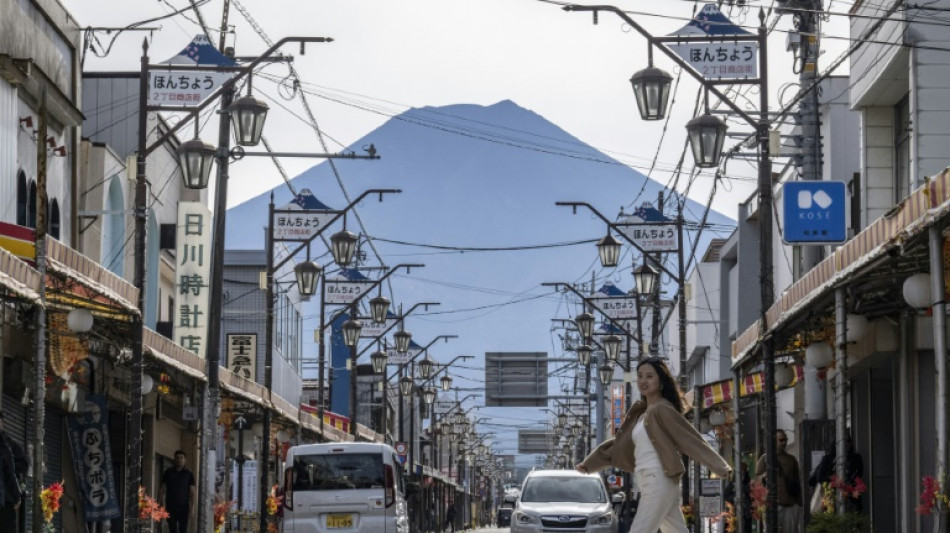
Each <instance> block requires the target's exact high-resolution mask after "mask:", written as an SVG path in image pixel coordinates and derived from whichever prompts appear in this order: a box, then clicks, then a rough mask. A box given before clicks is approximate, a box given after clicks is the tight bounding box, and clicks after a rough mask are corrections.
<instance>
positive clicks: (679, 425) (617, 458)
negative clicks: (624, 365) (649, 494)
mask: <svg viewBox="0 0 950 533" xmlns="http://www.w3.org/2000/svg"><path fill="white" fill-rule="evenodd" d="M640 416H644V417H645V420H644V421H643V426H644V428H645V429H646V431H647V435H648V436H649V437H650V441H651V442H653V447H654V448H656V453H657V455H658V456H659V458H660V464H662V465H663V473H664V474H666V476H667V477H679V476H681V475H682V474H683V472H684V468H683V461H682V460H681V458H680V456H681V455H682V454H686V455H688V456H690V457H692V458H693V459H695V460H697V461H699V462H700V463H702V464H704V465H706V466H707V467H708V468H709V469H710V470H712V471H713V472H715V473H716V475H718V476H720V477H722V478H725V477H726V476H728V474H729V472H731V471H732V468H730V467H729V465H728V464H727V463H726V461H725V460H723V458H722V457H720V456H719V454H718V453H716V451H715V450H713V449H712V448H711V447H710V446H709V444H707V443H706V441H705V440H703V438H702V437H701V436H700V435H699V432H697V431H696V429H694V428H693V426H691V425H690V424H689V422H688V421H687V420H686V418H685V417H684V416H683V415H682V414H680V413H678V412H677V411H676V408H675V407H673V404H672V403H670V402H669V401H667V400H665V399H662V400H660V401H658V402H655V403H653V404H652V405H649V406H648V405H647V403H646V401H644V400H640V401H638V402H637V403H635V404H633V405H632V406H631V407H630V410H629V411H627V415H626V417H624V420H623V423H622V424H621V425H620V429H619V430H618V431H617V435H616V437H614V438H612V439H608V440H605V441H604V442H602V443H601V444H600V446H598V447H597V449H595V450H594V451H593V452H591V454H590V455H588V456H587V458H586V459H584V461H583V462H582V463H581V466H583V467H585V468H586V469H587V471H589V472H597V471H599V470H603V469H604V468H607V467H609V466H613V467H616V468H619V469H621V470H625V471H627V472H634V471H636V469H637V464H636V460H635V459H634V453H633V449H634V444H633V434H632V433H633V426H634V425H635V424H636V423H637V420H638V419H639V418H640Z"/></svg>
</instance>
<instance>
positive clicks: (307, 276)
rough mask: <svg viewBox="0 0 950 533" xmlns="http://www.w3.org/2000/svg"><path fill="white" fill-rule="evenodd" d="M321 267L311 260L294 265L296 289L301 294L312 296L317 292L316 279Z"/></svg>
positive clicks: (318, 276)
mask: <svg viewBox="0 0 950 533" xmlns="http://www.w3.org/2000/svg"><path fill="white" fill-rule="evenodd" d="M321 272H323V267H321V266H320V265H318V264H317V263H314V262H313V261H304V262H302V263H297V264H296V265H295V266H294V276H296V278H297V290H298V291H299V292H300V295H301V296H313V295H314V294H316V292H317V281H319V279H320V273H321Z"/></svg>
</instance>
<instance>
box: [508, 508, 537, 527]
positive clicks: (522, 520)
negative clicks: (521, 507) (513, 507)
mask: <svg viewBox="0 0 950 533" xmlns="http://www.w3.org/2000/svg"><path fill="white" fill-rule="evenodd" d="M513 518H514V521H515V522H517V523H519V524H537V523H538V522H539V520H538V517H536V516H531V515H529V514H528V513H525V512H522V511H515V514H514V516H513Z"/></svg>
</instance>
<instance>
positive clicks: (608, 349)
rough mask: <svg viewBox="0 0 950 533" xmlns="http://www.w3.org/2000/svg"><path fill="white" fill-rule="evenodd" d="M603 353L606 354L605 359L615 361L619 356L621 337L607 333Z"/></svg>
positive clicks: (621, 343)
mask: <svg viewBox="0 0 950 533" xmlns="http://www.w3.org/2000/svg"><path fill="white" fill-rule="evenodd" d="M603 344H604V353H605V354H607V360H608V361H610V362H611V363H616V362H617V359H618V358H619V357H620V347H621V346H622V345H623V339H621V338H620V337H619V336H617V335H608V336H607V338H605V339H604V343H603Z"/></svg>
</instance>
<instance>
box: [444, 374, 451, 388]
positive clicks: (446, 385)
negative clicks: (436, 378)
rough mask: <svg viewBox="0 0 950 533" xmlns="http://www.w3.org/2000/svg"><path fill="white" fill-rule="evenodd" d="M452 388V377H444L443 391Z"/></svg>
mask: <svg viewBox="0 0 950 533" xmlns="http://www.w3.org/2000/svg"><path fill="white" fill-rule="evenodd" d="M451 388H452V376H449V375H448V374H446V375H444V376H442V390H443V391H448V390H449V389H451Z"/></svg>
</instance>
